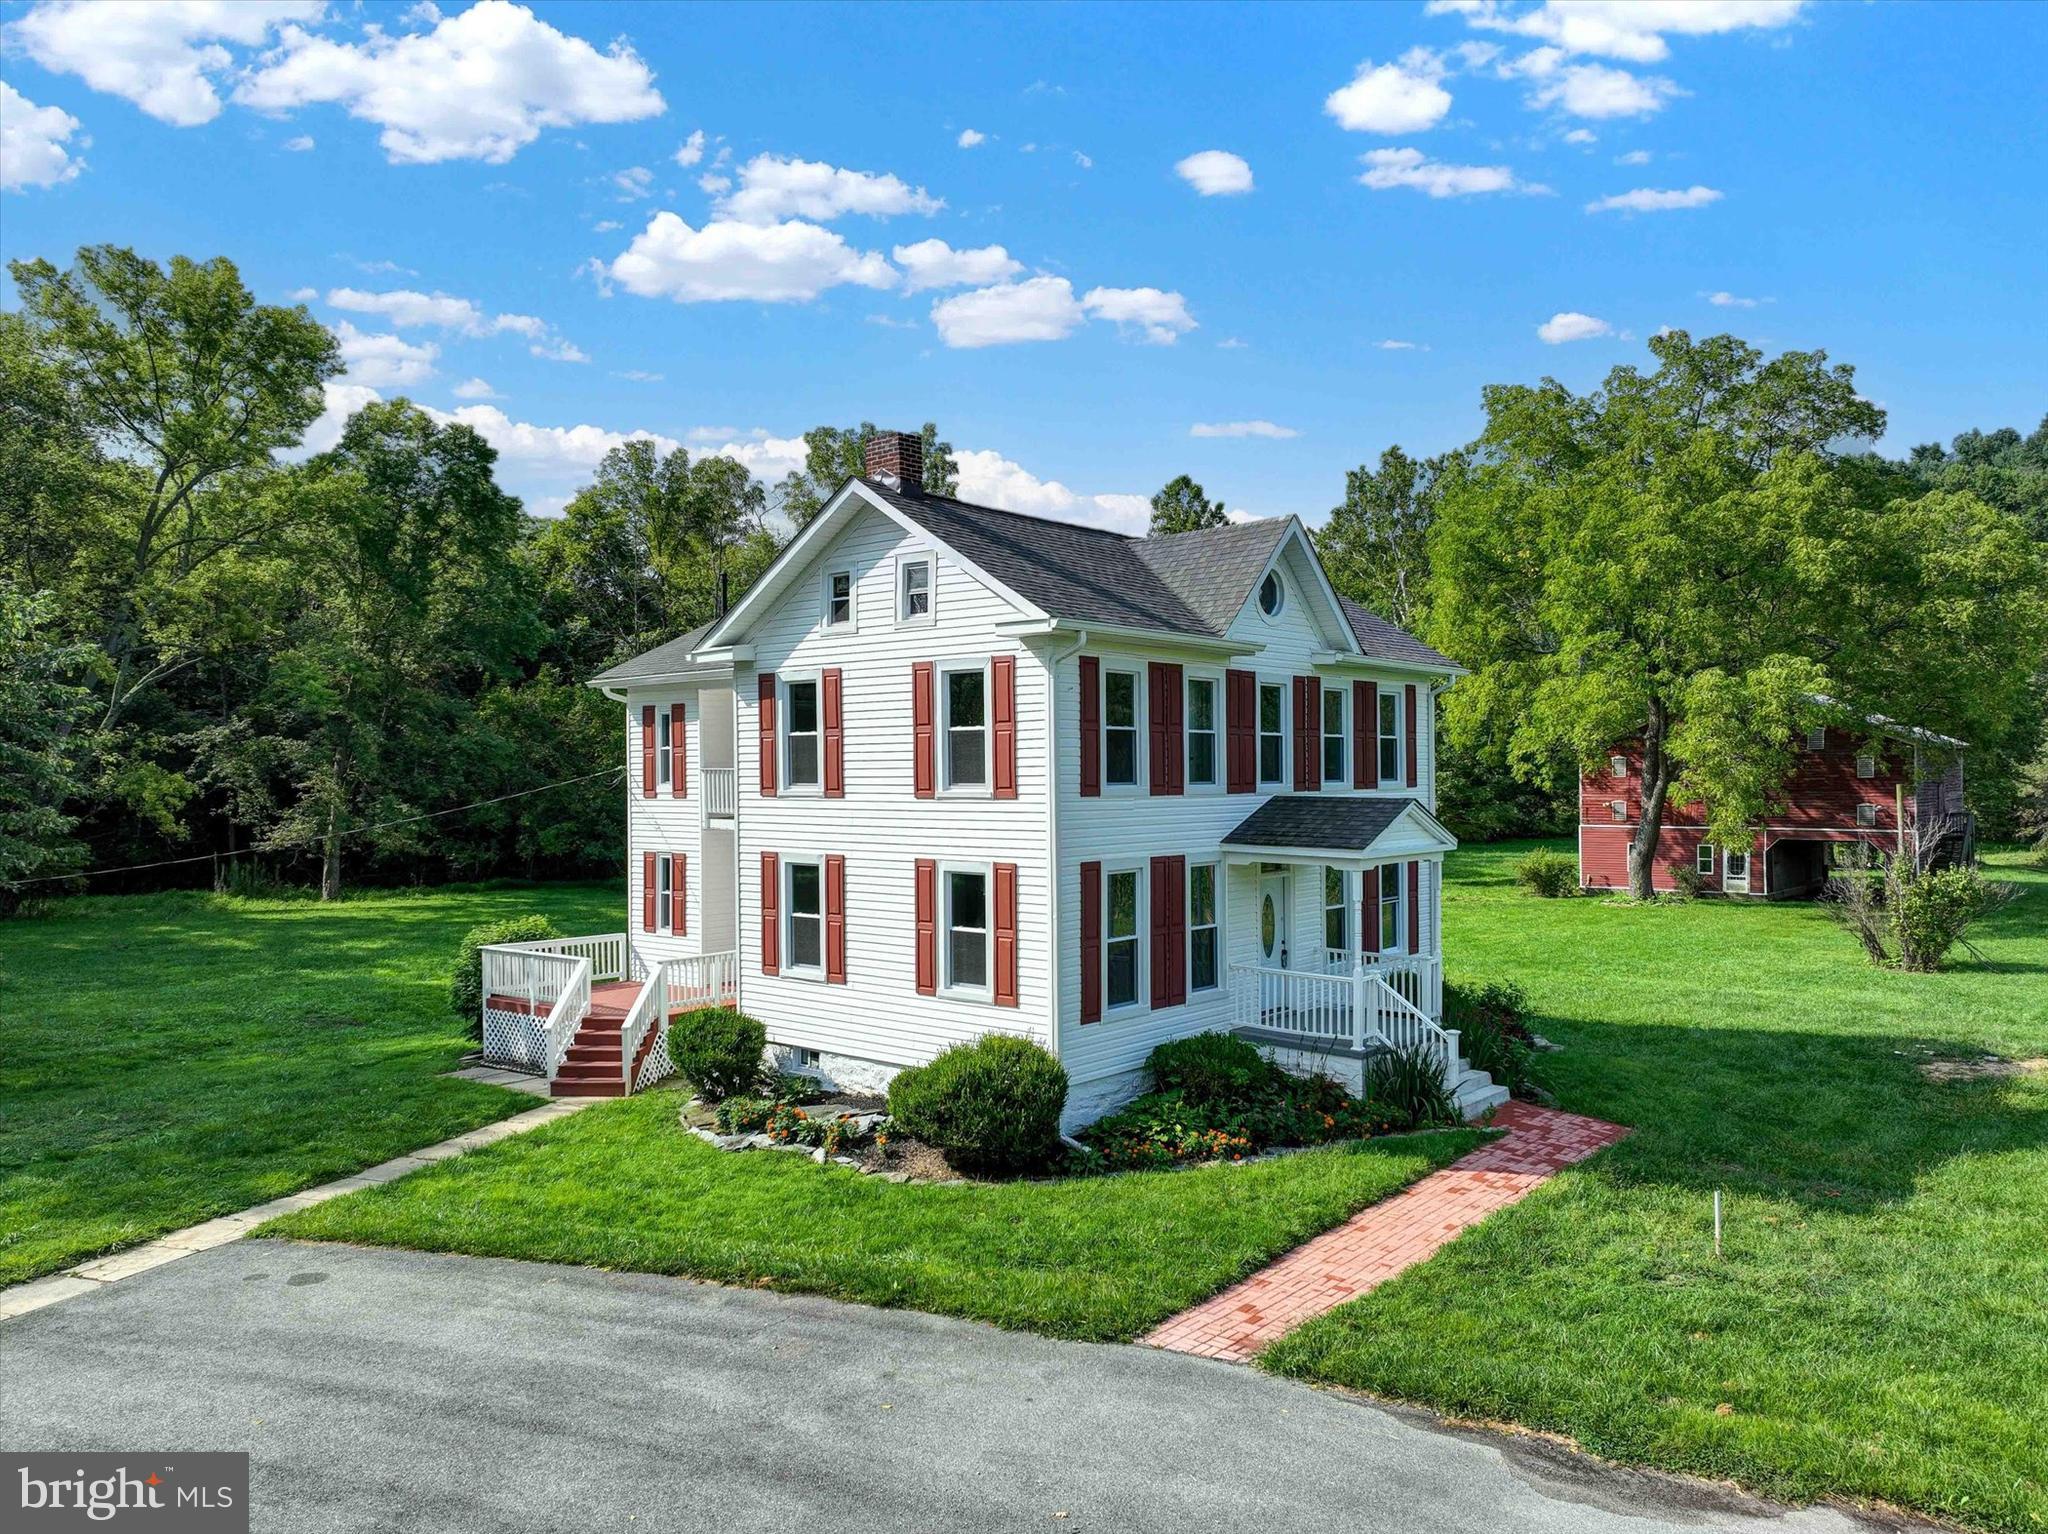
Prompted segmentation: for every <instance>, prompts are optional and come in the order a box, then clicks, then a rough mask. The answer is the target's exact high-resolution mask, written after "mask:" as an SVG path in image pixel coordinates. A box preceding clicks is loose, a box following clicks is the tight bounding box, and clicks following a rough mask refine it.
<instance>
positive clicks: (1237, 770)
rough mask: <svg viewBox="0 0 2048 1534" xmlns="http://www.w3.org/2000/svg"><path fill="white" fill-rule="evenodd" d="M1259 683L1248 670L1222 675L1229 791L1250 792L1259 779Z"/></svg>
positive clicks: (1255, 786)
mask: <svg viewBox="0 0 2048 1534" xmlns="http://www.w3.org/2000/svg"><path fill="white" fill-rule="evenodd" d="M1258 713H1259V683H1258V678H1257V677H1255V676H1253V675H1252V673H1251V672H1249V671H1227V672H1225V673H1224V675H1223V714H1224V731H1225V734H1226V735H1227V736H1228V739H1227V740H1226V742H1225V749H1224V755H1225V758H1226V762H1227V766H1228V773H1227V776H1228V780H1229V785H1230V792H1231V793H1233V794H1248V793H1251V792H1253V791H1254V790H1255V789H1256V788H1257V787H1258V782H1259V772H1258V766H1259V720H1258Z"/></svg>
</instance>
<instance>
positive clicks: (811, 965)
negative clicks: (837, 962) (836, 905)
mask: <svg viewBox="0 0 2048 1534" xmlns="http://www.w3.org/2000/svg"><path fill="white" fill-rule="evenodd" d="M786 866H787V867H788V869H789V875H788V878H789V915H788V916H787V917H785V918H784V920H785V922H786V923H787V925H788V928H789V932H788V938H789V941H788V945H787V947H788V952H789V957H788V959H787V961H786V962H787V963H788V965H789V967H790V968H791V969H798V970H822V969H823V968H824V967H825V879H824V875H823V873H822V872H821V871H820V869H819V865H818V864H816V863H795V862H792V863H789V864H787V865H786Z"/></svg>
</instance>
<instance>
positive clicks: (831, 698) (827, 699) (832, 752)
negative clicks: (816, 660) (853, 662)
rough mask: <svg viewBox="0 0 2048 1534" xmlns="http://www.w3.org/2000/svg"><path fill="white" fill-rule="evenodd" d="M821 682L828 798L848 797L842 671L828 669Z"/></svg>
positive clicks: (835, 667) (820, 697) (834, 668)
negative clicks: (841, 689)
mask: <svg viewBox="0 0 2048 1534" xmlns="http://www.w3.org/2000/svg"><path fill="white" fill-rule="evenodd" d="M818 680H819V687H818V695H819V699H820V701H821V702H822V704H823V706H824V710H825V797H826V798H827V799H841V798H844V797H845V796H846V722H845V718H844V715H843V713H842V708H843V705H842V702H841V699H840V686H839V668H838V667H837V666H831V667H828V668H827V669H826V671H825V673H824V675H823V676H821V677H820V678H819V679H818Z"/></svg>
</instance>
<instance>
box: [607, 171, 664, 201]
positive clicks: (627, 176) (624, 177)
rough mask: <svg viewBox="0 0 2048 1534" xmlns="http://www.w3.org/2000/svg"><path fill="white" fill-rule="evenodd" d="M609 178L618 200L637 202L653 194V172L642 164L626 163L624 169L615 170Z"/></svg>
mask: <svg viewBox="0 0 2048 1534" xmlns="http://www.w3.org/2000/svg"><path fill="white" fill-rule="evenodd" d="M610 180H611V184H612V190H613V191H615V192H617V193H618V194H619V201H620V202H638V201H639V200H640V199H641V198H643V197H652V196H653V195H654V172H653V171H651V170H649V169H648V168H647V167H646V166H644V165H628V166H627V167H626V168H625V169H624V170H615V171H613V172H612V173H611V177H610Z"/></svg>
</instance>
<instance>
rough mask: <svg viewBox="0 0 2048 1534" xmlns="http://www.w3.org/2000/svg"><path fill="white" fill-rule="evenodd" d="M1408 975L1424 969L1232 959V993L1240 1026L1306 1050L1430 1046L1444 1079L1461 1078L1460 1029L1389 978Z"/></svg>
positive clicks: (1232, 1002) (1236, 1019)
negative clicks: (1271, 964) (1306, 966)
mask: <svg viewBox="0 0 2048 1534" xmlns="http://www.w3.org/2000/svg"><path fill="white" fill-rule="evenodd" d="M1407 957H1408V958H1410V959H1414V958H1417V957H1420V956H1418V955H1408V956H1407ZM1403 974H1405V975H1407V976H1409V977H1410V978H1411V979H1414V978H1416V977H1418V974H1419V971H1418V970H1417V969H1416V968H1415V967H1413V966H1409V967H1406V968H1403V969H1397V970H1393V971H1392V972H1389V970H1388V968H1387V966H1367V965H1363V964H1360V965H1356V966H1354V967H1352V968H1351V970H1350V971H1349V972H1348V973H1344V974H1329V973H1327V972H1322V973H1319V972H1317V971H1315V970H1301V969H1268V968H1266V967H1265V966H1264V965H1259V964H1233V965H1231V966H1230V991H1231V1005H1232V1010H1233V1015H1234V1018H1235V1022H1236V1026H1238V1027H1240V1028H1261V1029H1265V1030H1267V1031H1268V1032H1272V1033H1281V1034H1291V1035H1294V1036H1295V1037H1297V1038H1299V1039H1300V1040H1301V1043H1302V1047H1303V1048H1306V1049H1318V1048H1323V1049H1327V1048H1330V1047H1333V1046H1335V1047H1338V1048H1348V1049H1358V1050H1363V1049H1369V1048H1372V1047H1374V1046H1383V1047H1385V1048H1389V1049H1418V1048H1419V1049H1423V1050H1425V1051H1427V1052H1429V1053H1430V1054H1431V1055H1433V1056H1434V1057H1435V1058H1436V1060H1437V1062H1438V1064H1439V1066H1440V1067H1441V1069H1442V1071H1443V1075H1444V1080H1445V1082H1446V1083H1451V1084H1455V1081H1456V1079H1457V1070H1458V1035H1457V1033H1456V1031H1455V1030H1452V1029H1446V1028H1444V1027H1441V1026H1440V1025H1438V1024H1437V1023H1435V1022H1433V1021H1431V1019H1430V1017H1429V1015H1428V1013H1426V1012H1425V1011H1423V1010H1422V1008H1420V1007H1418V1006H1417V1005H1416V1004H1415V1003H1414V1002H1413V1001H1411V1000H1409V998H1408V997H1407V996H1404V995H1403V994H1402V993H1401V990H1400V989H1398V988H1397V986H1396V985H1395V984H1390V983H1389V981H1391V980H1398V979H1399V978H1400V976H1401V975H1403Z"/></svg>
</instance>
